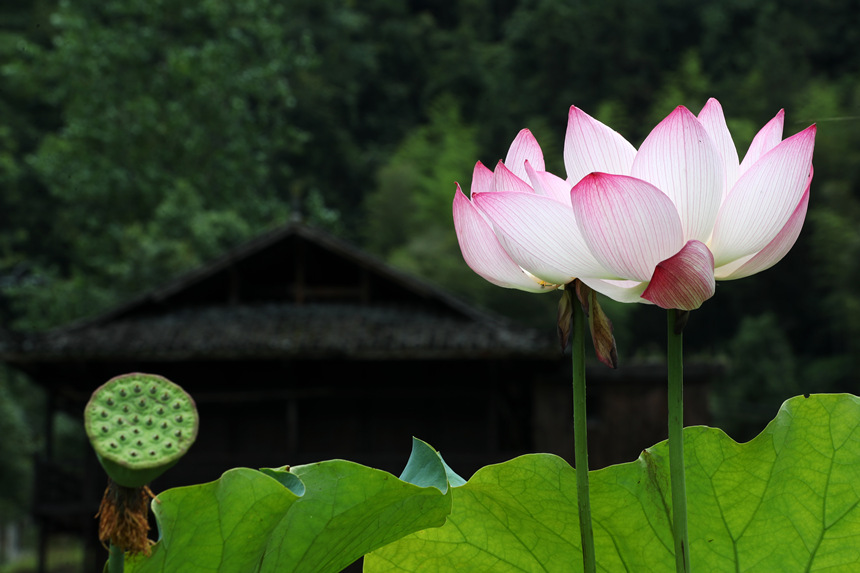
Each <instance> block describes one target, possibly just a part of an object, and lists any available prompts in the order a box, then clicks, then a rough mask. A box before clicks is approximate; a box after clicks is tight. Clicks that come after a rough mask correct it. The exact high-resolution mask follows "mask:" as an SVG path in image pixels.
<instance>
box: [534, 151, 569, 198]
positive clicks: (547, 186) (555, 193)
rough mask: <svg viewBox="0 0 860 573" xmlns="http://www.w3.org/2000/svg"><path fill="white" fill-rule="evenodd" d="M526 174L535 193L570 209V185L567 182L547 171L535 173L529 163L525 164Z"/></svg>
mask: <svg viewBox="0 0 860 573" xmlns="http://www.w3.org/2000/svg"><path fill="white" fill-rule="evenodd" d="M526 172H527V173H528V175H529V182H530V183H531V184H532V187H534V190H535V192H537V193H538V194H539V195H544V196H546V197H550V198H552V199H555V200H556V201H558V202H559V203H563V204H564V205H567V206H568V207H570V185H568V183H567V181H565V180H564V179H562V178H561V177H558V176H557V175H553V174H552V173H550V172H549V171H535V169H534V168H533V167H532V166H531V163H529V162H526Z"/></svg>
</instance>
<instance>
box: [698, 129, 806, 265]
mask: <svg viewBox="0 0 860 573" xmlns="http://www.w3.org/2000/svg"><path fill="white" fill-rule="evenodd" d="M814 147H815V126H812V127H809V128H807V129H805V130H804V131H802V132H800V133H798V134H796V135H793V136H792V137H789V138H788V139H786V140H785V141H783V142H782V143H780V144H779V145H777V146H776V147H775V148H773V149H772V150H771V151H769V152H768V153H767V154H766V155H765V156H764V157H762V158H761V159H759V160H758V161H756V162H755V164H754V165H753V166H752V167H750V168H749V170H747V172H746V173H744V174H743V175H741V178H740V179H738V182H737V184H736V185H735V186H734V188H733V189H732V191H731V192H730V193H729V196H728V197H726V200H725V202H723V206H722V208H721V209H720V214H719V216H718V217H717V222H716V225H715V226H714V236H713V239H712V240H711V245H710V247H711V251H712V252H713V253H714V259H715V263H716V266H717V267H721V266H723V265H725V264H727V263H730V262H732V261H734V260H736V259H739V258H741V257H745V256H747V255H749V254H752V253H756V252H758V251H760V250H762V249H763V248H764V247H765V245H767V244H768V243H770V242H771V241H772V240H773V239H774V237H776V236H777V234H778V233H779V232H780V231H781V230H782V228H783V227H785V224H786V223H787V222H788V220H789V218H790V217H791V215H792V213H794V210H795V208H796V207H797V205H798V203H799V202H800V198H801V197H802V196H803V193H804V191H805V190H806V187H807V184H808V181H809V177H810V176H811V174H812V152H813V149H814Z"/></svg>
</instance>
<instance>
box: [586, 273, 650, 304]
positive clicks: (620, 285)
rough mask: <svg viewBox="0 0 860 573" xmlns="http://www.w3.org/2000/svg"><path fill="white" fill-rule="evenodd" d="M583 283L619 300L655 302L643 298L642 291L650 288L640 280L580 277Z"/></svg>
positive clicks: (644, 302)
mask: <svg viewBox="0 0 860 573" xmlns="http://www.w3.org/2000/svg"><path fill="white" fill-rule="evenodd" d="M579 280H581V281H582V282H583V283H585V284H586V285H588V286H589V287H591V288H592V289H594V290H596V291H597V292H599V293H600V294H603V295H606V296H608V297H609V298H611V299H612V300H615V301H618V302H626V303H629V302H639V303H643V304H654V303H653V302H651V301H650V300H646V299H644V298H642V293H643V292H645V289H646V288H648V283H646V282H640V281H616V280H604V279H592V278H580V279H579Z"/></svg>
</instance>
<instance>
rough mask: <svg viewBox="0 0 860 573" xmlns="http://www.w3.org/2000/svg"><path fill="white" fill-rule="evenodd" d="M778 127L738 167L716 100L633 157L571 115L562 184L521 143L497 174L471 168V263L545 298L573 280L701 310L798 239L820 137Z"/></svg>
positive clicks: (462, 214)
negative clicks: (718, 290) (718, 289)
mask: <svg viewBox="0 0 860 573" xmlns="http://www.w3.org/2000/svg"><path fill="white" fill-rule="evenodd" d="M783 117H784V114H783V111H780V112H779V113H778V114H777V115H776V117H774V118H773V119H772V120H771V121H770V122H768V123H767V124H766V125H765V126H764V127H763V128H762V129H761V131H759V133H758V134H757V135H756V137H755V138H754V139H753V142H752V144H751V145H750V148H749V150H748V151H747V153H746V155H745V157H744V159H743V161H739V160H738V155H737V151H736V148H735V145H734V142H733V141H732V138H731V134H730V133H729V130H728V127H727V126H726V121H725V117H724V116H723V111H722V108H721V107H720V104H719V102H717V100H715V99H711V100H709V101H708V102H707V104H706V105H705V107H704V108H703V109H702V111H701V112H700V113H699V115H698V117H697V116H694V115H693V114H692V113H691V112H690V111H689V110H687V109H686V108H685V107H683V106H680V107H678V108H676V109H675V110H674V111H673V112H672V113H671V114H669V116H668V117H666V119H664V120H663V121H662V122H660V124H658V125H657V127H655V128H654V130H653V131H652V132H651V133H650V134H649V135H648V137H647V138H646V139H645V141H644V142H643V143H642V145H641V146H640V148H639V150H638V151H636V149H635V148H634V147H633V146H632V145H630V143H628V142H627V141H626V140H625V139H624V138H623V137H622V136H621V135H619V134H618V133H616V132H615V131H613V130H611V129H610V128H608V127H607V126H605V125H603V124H602V123H600V122H599V121H597V120H595V119H593V118H592V117H590V116H589V115H588V114H586V113H584V112H583V111H581V110H579V109H577V108H576V107H571V109H570V115H569V118H568V127H567V134H566V137H565V147H564V160H565V167H566V170H567V180H566V181H564V180H562V179H561V178H559V177H556V176H554V175H552V174H551V173H547V172H546V171H545V170H544V169H545V166H544V160H543V154H542V152H541V150H540V146H539V145H538V144H537V141H536V140H535V139H534V137H533V136H532V135H531V133H529V132H528V131H526V130H524V131H522V132H520V134H519V135H518V136H517V138H516V139H515V140H514V143H513V144H512V145H511V149H510V151H509V152H508V156H507V157H506V159H505V161H504V162H500V163H499V164H498V165H497V167H496V169H495V171H493V172H490V170H489V169H487V168H486V167H484V166H483V165H482V164H481V163H480V162H479V163H478V164H477V165H476V166H475V172H474V176H473V179H472V188H471V200H469V199H467V198H466V196H465V195H464V194H463V192H462V191H461V190H460V188H459V185H458V187H457V193H456V194H455V197H454V224H455V228H456V231H457V237H458V240H459V242H460V248H461V251H462V252H463V256H464V258H465V260H466V262H467V264H469V266H470V267H471V268H472V269H473V270H475V272H477V273H478V274H480V275H481V276H483V277H484V278H486V279H487V280H489V281H490V282H493V283H495V284H498V285H500V286H505V287H509V288H518V289H522V290H527V291H532V292H542V291H546V290H551V289H554V288H558V287H559V286H561V285H564V284H567V283H568V282H570V281H571V280H573V279H574V278H579V279H580V280H582V282H583V283H585V284H587V285H588V286H589V287H591V288H593V289H594V290H596V291H598V292H601V293H603V294H605V295H607V296H609V297H610V298H613V299H615V300H618V301H622V302H643V303H652V304H656V305H658V306H661V307H663V308H677V309H681V310H693V309H696V308H699V307H700V306H701V305H702V303H703V302H704V301H705V300H707V299H708V298H710V297H711V296H713V294H714V290H715V280H732V279H738V278H742V277H746V276H749V275H752V274H755V273H758V272H760V271H763V270H765V269H767V268H770V267H771V266H773V265H774V264H776V263H777V262H778V261H779V260H780V259H782V257H784V256H785V254H786V253H787V252H788V251H789V250H790V249H791V247H792V246H793V245H794V242H795V241H796V240H797V237H798V235H799V234H800V229H801V227H802V225H803V221H804V219H805V217H806V210H807V205H808V203H809V188H810V183H811V181H812V152H813V147H814V143H815V126H814V125H813V126H810V127H809V128H807V129H805V130H804V131H801V132H800V133H797V134H796V135H793V136H792V137H789V138H787V139H785V140H782V128H783ZM571 187H572V189H571ZM568 191H569V193H568Z"/></svg>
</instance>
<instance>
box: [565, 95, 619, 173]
mask: <svg viewBox="0 0 860 573" xmlns="http://www.w3.org/2000/svg"><path fill="white" fill-rule="evenodd" d="M635 156H636V148H635V147H633V146H632V145H630V143H629V142H628V141H627V140H626V139H624V138H623V137H622V136H621V135H620V134H619V133H618V132H616V131H614V130H612V129H611V128H609V127H607V126H606V125H604V124H602V123H600V122H599V121H597V120H596V119H594V118H593V117H591V116H590V115H588V114H587V113H585V112H584V111H582V110H581V109H578V108H576V107H575V106H571V108H570V113H569V114H568V119H567V133H566V134H565V137H564V166H565V169H567V182H568V183H569V184H570V185H571V186H573V185H576V184H577V183H578V182H579V180H580V179H582V178H583V177H585V176H586V175H588V174H589V173H592V172H594V171H600V172H602V173H614V174H617V175H629V174H630V167H631V166H632V165H633V158H634V157H635Z"/></svg>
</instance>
